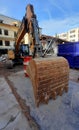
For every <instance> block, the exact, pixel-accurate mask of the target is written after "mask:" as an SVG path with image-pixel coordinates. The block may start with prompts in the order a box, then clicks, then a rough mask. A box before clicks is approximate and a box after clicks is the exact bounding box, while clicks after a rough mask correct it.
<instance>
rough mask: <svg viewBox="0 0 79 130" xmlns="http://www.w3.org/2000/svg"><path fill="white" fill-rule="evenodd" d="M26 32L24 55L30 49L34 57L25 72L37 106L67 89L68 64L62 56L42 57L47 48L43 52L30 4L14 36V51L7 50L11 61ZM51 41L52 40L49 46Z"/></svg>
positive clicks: (15, 55)
mask: <svg viewBox="0 0 79 130" xmlns="http://www.w3.org/2000/svg"><path fill="white" fill-rule="evenodd" d="M26 33H28V35H29V41H30V43H29V46H28V47H27V49H25V51H26V50H27V51H26V55H27V56H28V55H30V54H29V52H30V51H31V55H32V57H33V58H34V59H32V60H30V62H29V65H28V67H27V72H28V75H29V77H30V78H31V81H32V84H33V89H34V96H35V102H36V105H37V106H38V105H39V104H40V103H48V100H49V99H50V98H53V99H56V96H57V95H60V96H61V95H62V93H63V92H64V91H65V92H67V91H68V79H69V65H68V62H67V60H66V59H64V58H63V57H56V58H53V57H51V58H50V57H49V58H42V57H44V55H45V53H46V51H47V50H45V52H43V48H42V44H41V42H40V38H39V36H40V35H39V26H38V22H37V19H36V15H35V14H34V9H33V6H32V5H27V7H26V14H25V16H24V18H23V20H22V24H21V26H20V28H19V31H18V34H17V37H16V46H15V51H14V52H15V53H13V52H12V51H9V52H8V54H9V59H10V60H11V61H15V59H16V60H17V59H19V56H18V54H19V46H20V42H21V39H22V38H23V37H24V35H25V34H26ZM51 43H52V40H51V42H50V43H49V46H50V44H51ZM49 46H48V48H49ZM48 48H47V49H48ZM36 57H37V58H36Z"/></svg>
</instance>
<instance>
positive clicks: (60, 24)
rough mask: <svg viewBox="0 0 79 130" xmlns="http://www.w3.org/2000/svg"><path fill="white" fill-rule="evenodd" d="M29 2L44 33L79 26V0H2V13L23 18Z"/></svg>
mask: <svg viewBox="0 0 79 130" xmlns="http://www.w3.org/2000/svg"><path fill="white" fill-rule="evenodd" d="M29 3H30V4H32V5H33V6H34V11H35V14H36V15H37V20H38V24H39V26H40V27H41V28H42V33H43V34H46V35H56V34H59V33H63V32H67V31H68V30H70V29H73V28H76V27H79V0H0V14H3V15H7V16H9V17H12V18H15V19H18V20H22V18H23V16H24V15H25V8H26V6H27V4H29Z"/></svg>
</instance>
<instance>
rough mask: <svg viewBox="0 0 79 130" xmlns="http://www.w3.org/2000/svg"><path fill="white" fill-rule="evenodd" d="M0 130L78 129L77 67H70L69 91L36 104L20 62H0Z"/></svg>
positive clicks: (78, 72)
mask: <svg viewBox="0 0 79 130" xmlns="http://www.w3.org/2000/svg"><path fill="white" fill-rule="evenodd" d="M0 130H79V69H70V75H69V90H68V93H64V94H63V96H58V97H57V99H56V100H52V99H51V100H50V101H49V103H48V104H41V105H40V106H39V107H38V108H37V107H36V105H35V100H34V93H33V87H32V84H31V81H30V79H29V78H28V77H25V75H24V71H23V66H16V67H14V69H9V70H8V69H6V68H5V63H0Z"/></svg>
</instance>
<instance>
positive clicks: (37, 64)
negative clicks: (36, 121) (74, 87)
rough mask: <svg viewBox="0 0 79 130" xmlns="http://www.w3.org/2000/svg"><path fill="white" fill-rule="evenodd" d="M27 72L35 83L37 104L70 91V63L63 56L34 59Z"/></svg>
mask: <svg viewBox="0 0 79 130" xmlns="http://www.w3.org/2000/svg"><path fill="white" fill-rule="evenodd" d="M27 72H28V74H29V76H30V78H31V81H32V84H33V90H34V96H35V102H36V105H37V106H39V104H40V103H48V101H49V99H51V98H53V99H56V96H57V95H60V96H61V95H62V94H63V92H67V91H68V81H69V65H68V62H67V60H66V59H65V58H63V57H55V58H37V59H32V60H31V61H30V62H29V65H28V67H27Z"/></svg>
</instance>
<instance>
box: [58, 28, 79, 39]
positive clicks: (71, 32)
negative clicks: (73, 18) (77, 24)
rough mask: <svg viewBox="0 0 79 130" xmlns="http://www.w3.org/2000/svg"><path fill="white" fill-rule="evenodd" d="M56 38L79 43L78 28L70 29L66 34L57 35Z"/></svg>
mask: <svg viewBox="0 0 79 130" xmlns="http://www.w3.org/2000/svg"><path fill="white" fill-rule="evenodd" d="M57 36H58V37H59V38H61V39H64V40H67V41H70V42H78V41H79V28H74V29H71V30H69V31H68V32H66V33H61V34H58V35H57Z"/></svg>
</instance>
